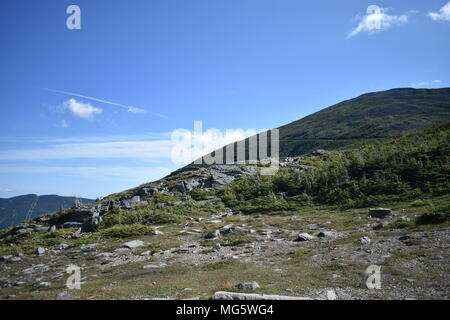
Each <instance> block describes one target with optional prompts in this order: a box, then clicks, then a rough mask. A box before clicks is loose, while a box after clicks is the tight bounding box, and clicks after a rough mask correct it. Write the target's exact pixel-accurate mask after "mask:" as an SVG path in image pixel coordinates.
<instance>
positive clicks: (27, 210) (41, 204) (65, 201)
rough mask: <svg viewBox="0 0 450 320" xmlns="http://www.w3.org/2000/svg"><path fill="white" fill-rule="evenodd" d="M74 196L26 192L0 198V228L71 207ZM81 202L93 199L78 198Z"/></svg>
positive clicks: (88, 201)
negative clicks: (40, 194)
mask: <svg viewBox="0 0 450 320" xmlns="http://www.w3.org/2000/svg"><path fill="white" fill-rule="evenodd" d="M74 199H75V197H61V196H57V195H44V196H38V195H35V194H27V195H23V196H17V197H13V198H8V199H5V198H0V229H4V228H7V227H10V226H13V225H16V224H19V223H20V222H22V221H23V220H28V219H31V218H34V217H36V216H39V215H41V214H44V213H49V212H53V211H57V210H59V209H60V208H61V206H62V207H63V208H66V209H67V208H70V207H72V204H73V201H74ZM80 199H81V201H82V202H83V203H90V202H93V201H94V200H92V199H85V198H80Z"/></svg>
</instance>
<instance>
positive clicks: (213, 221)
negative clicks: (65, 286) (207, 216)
mask: <svg viewBox="0 0 450 320" xmlns="http://www.w3.org/2000/svg"><path fill="white" fill-rule="evenodd" d="M221 222H222V220H218V219H216V220H209V221H208V222H207V223H208V224H217V223H221Z"/></svg>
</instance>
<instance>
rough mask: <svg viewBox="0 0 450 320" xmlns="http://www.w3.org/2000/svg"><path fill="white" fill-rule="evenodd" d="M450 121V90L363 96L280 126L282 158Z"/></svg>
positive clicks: (397, 90) (411, 91) (391, 91)
mask: <svg viewBox="0 0 450 320" xmlns="http://www.w3.org/2000/svg"><path fill="white" fill-rule="evenodd" d="M449 120H450V88H443V89H412V88H402V89H391V90H387V91H380V92H372V93H367V94H363V95H361V96H359V97H357V98H354V99H350V100H346V101H343V102H340V103H338V104H336V105H333V106H331V107H328V108H325V109H323V110H321V111H319V112H316V113H314V114H312V115H309V116H307V117H305V118H302V119H300V120H297V121H294V122H291V123H289V124H287V125H284V126H282V127H280V128H279V129H280V155H281V156H295V155H300V154H304V153H307V152H311V151H313V150H314V149H318V148H323V149H334V148H337V147H340V146H346V145H351V144H354V143H358V141H360V140H366V141H367V140H370V139H379V138H385V137H395V136H400V135H402V134H404V133H406V132H408V131H412V130H423V129H426V128H429V127H431V126H432V125H433V124H435V123H439V122H447V121H449Z"/></svg>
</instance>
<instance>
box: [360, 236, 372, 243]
mask: <svg viewBox="0 0 450 320" xmlns="http://www.w3.org/2000/svg"><path fill="white" fill-rule="evenodd" d="M359 242H361V243H362V244H369V243H370V238H369V237H362V238H360V239H359Z"/></svg>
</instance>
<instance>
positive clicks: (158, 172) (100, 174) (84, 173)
mask: <svg viewBox="0 0 450 320" xmlns="http://www.w3.org/2000/svg"><path fill="white" fill-rule="evenodd" d="M171 171H173V169H172V168H164V167H64V166H0V173H29V174H31V173H34V174H59V175H66V176H78V177H88V178H111V177H112V178H127V179H130V178H132V179H136V178H137V179H142V178H143V177H162V176H164V175H167V174H169V173H170V172H171ZM0 191H5V192H6V191H11V190H6V189H4V190H1V189H0Z"/></svg>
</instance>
